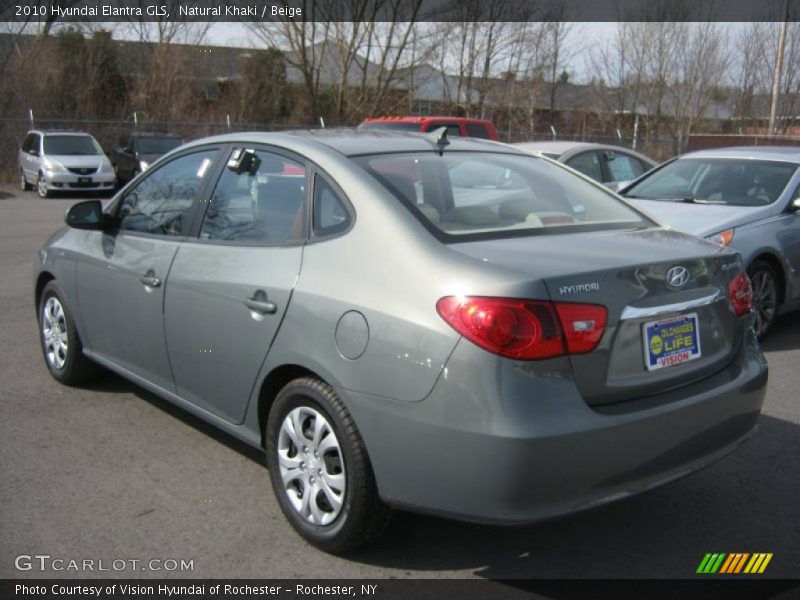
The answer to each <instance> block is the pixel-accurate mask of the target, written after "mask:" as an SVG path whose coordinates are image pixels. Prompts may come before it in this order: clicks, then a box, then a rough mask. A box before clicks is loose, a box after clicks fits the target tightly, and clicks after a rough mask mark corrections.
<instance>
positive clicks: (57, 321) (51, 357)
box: [42, 296, 69, 370]
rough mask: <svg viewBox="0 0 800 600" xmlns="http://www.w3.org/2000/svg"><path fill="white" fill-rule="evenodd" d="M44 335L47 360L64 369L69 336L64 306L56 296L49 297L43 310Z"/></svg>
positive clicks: (55, 366) (53, 365) (57, 367)
mask: <svg viewBox="0 0 800 600" xmlns="http://www.w3.org/2000/svg"><path fill="white" fill-rule="evenodd" d="M42 336H43V337H44V345H45V355H46V356H47V362H49V363H50V365H51V366H52V367H54V368H56V369H59V370H60V369H63V368H64V363H65V362H66V361H67V348H68V344H69V338H68V336H67V320H66V317H65V315H64V307H62V306H61V302H59V301H58V298H56V297H55V296H51V297H50V298H48V299H47V302H45V305H44V310H43V311H42Z"/></svg>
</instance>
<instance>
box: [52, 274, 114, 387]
mask: <svg viewBox="0 0 800 600" xmlns="http://www.w3.org/2000/svg"><path fill="white" fill-rule="evenodd" d="M39 340H40V342H41V345H42V353H43V354H44V361H45V364H46V365H47V369H48V370H49V371H50V374H51V375H52V376H53V378H54V379H56V380H57V381H59V382H61V383H63V384H66V385H77V384H81V383H86V382H88V381H91V380H92V379H94V378H95V377H96V376H97V374H98V373H99V371H100V367H99V366H98V365H97V364H96V363H94V362H92V361H91V360H89V359H88V358H86V357H85V356H84V355H83V344H82V343H81V340H80V337H79V336H78V330H77V329H76V328H75V321H74V319H73V317H72V313H71V311H70V308H69V305H68V304H67V300H66V297H65V296H64V292H63V291H62V290H61V288H60V287H59V285H58V283H56V282H55V280H53V281H50V282H49V283H48V284H47V285H46V286H45V287H44V290H43V291H42V297H41V300H40V301H39Z"/></svg>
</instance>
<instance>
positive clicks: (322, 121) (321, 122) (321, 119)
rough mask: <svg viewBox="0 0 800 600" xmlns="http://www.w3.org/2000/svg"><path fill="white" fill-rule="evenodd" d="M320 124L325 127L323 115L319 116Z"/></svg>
mask: <svg viewBox="0 0 800 600" xmlns="http://www.w3.org/2000/svg"><path fill="white" fill-rule="evenodd" d="M319 124H320V126H321V127H322V128H323V129H325V119H323V118H322V117H320V118H319Z"/></svg>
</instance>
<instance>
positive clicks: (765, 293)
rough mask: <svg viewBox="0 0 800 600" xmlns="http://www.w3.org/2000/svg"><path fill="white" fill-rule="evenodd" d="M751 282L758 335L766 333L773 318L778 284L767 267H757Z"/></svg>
mask: <svg viewBox="0 0 800 600" xmlns="http://www.w3.org/2000/svg"><path fill="white" fill-rule="evenodd" d="M750 280H751V282H752V284H753V309H754V310H755V317H756V323H755V331H756V335H757V336H758V337H761V336H762V335H763V334H764V333H766V331H767V329H769V326H770V325H771V324H772V320H773V319H774V318H775V309H776V307H777V304H778V286H777V285H776V282H775V277H774V276H773V274H772V273H771V272H770V271H768V270H767V269H759V270H757V271H756V272H754V273H753V275H752V276H751V278H750Z"/></svg>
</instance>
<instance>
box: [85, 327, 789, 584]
mask: <svg viewBox="0 0 800 600" xmlns="http://www.w3.org/2000/svg"><path fill="white" fill-rule="evenodd" d="M776 333H777V332H776ZM776 339H779V338H778V336H776ZM86 389H92V390H97V391H102V392H109V393H123V392H131V391H132V392H134V394H135V395H136V396H137V397H139V398H141V399H142V400H144V401H146V402H148V403H150V404H151V405H153V406H155V407H156V408H158V409H160V410H162V411H163V412H164V413H166V414H168V415H170V416H172V417H175V418H177V419H180V420H181V421H183V422H184V423H186V424H187V425H189V426H191V427H193V428H195V429H196V430H198V431H200V432H202V433H204V434H206V435H208V436H209V437H211V438H213V439H214V440H215V441H218V442H220V443H223V444H226V445H227V446H228V447H230V448H231V449H233V450H235V451H236V452H238V453H240V454H241V455H243V456H245V457H247V458H249V459H251V460H253V461H254V462H257V463H258V464H260V465H263V464H264V461H263V453H262V452H261V451H259V450H257V449H254V448H252V447H250V446H248V445H247V444H245V443H243V442H241V441H239V440H238V439H236V438H234V437H233V436H231V435H229V434H227V433H225V432H223V431H221V430H219V429H217V428H216V427H214V426H212V425H209V424H208V423H206V422H205V421H203V420H201V419H199V418H197V417H195V416H194V415H192V414H190V413H187V412H185V411H184V410H182V409H180V408H178V407H176V406H174V405H172V404H171V403H169V402H167V401H165V400H162V399H161V398H159V397H157V396H155V395H154V394H151V393H149V392H148V391H146V390H144V389H142V388H139V387H138V386H136V385H134V384H132V383H129V382H127V381H125V380H124V379H122V378H121V377H118V376H116V375H114V374H112V373H108V375H106V376H104V377H102V378H101V379H100V380H99V381H97V382H96V383H94V384H92V385H91V386H86ZM632 451H635V449H632ZM797 473H800V426H799V425H796V424H794V423H791V422H788V421H785V420H782V419H777V418H774V417H770V416H767V415H762V416H761V417H760V420H759V431H758V432H757V433H756V435H755V436H754V437H753V438H751V439H750V440H749V441H748V442H747V443H745V444H744V445H743V446H742V447H740V448H739V449H737V451H736V452H734V453H733V454H731V455H730V456H728V457H726V458H724V459H723V460H721V461H719V462H718V463H716V464H714V465H712V466H710V467H709V468H707V469H704V470H702V471H700V472H698V473H695V474H693V475H690V476H688V477H686V478H684V479H681V480H679V481H676V482H673V483H670V484H669V485H666V486H663V487H661V488H658V489H655V490H652V491H649V492H646V493H644V494H641V495H638V496H634V497H632V498H628V499H625V500H622V501H620V502H616V503H613V504H609V505H606V506H602V507H598V508H594V509H591V510H588V511H585V512H582V513H578V514H575V515H570V516H565V517H560V518H557V519H553V520H550V521H546V522H542V523H539V524H535V525H530V526H522V527H501V526H489V525H475V524H469V523H461V522H456V521H451V520H447V519H442V518H437V517H431V516H425V515H417V514H412V513H407V512H403V511H398V512H397V513H396V515H395V518H394V520H393V522H392V525H391V526H390V527H389V530H388V531H387V533H386V534H385V535H384V536H383V537H382V538H381V539H379V540H378V541H377V542H376V543H374V544H372V545H370V546H369V547H368V548H365V549H363V550H359V551H356V552H352V553H349V554H347V555H346V559H347V560H350V561H355V562H359V563H363V564H366V565H374V566H379V567H384V568H385V567H389V568H393V569H399V570H402V571H404V572H405V573H406V576H407V577H414V573H415V572H416V571H419V572H423V571H425V572H430V571H453V570H469V571H471V572H472V573H473V574H474V575H476V576H479V577H484V578H488V579H517V578H523V579H550V578H575V577H580V578H664V577H666V578H676V577H677V578H683V577H692V576H694V574H695V571H696V569H697V566H698V564H699V563H700V561H701V560H702V558H703V556H704V555H705V553H706V552H772V553H773V554H774V558H773V560H772V562H771V563H770V566H769V569H768V572H769V575H770V576H772V577H777V576H782V577H790V578H793V577H796V576H797V564H798V559H800V511H797V498H800V478H798V477H797ZM522 476H524V474H523V475H522ZM531 485H535V481H532V483H531ZM525 588H526V589H528V590H533V591H535V590H536V589H539V591H540V593H546V594H549V595H550V597H554V598H555V597H558V594H556V595H553V593H554V591H553V590H552V589H550V588H548V587H547V586H546V585H544V587H541V588H536V587H535V586H534V588H531V587H530V585H529V584H526V585H525ZM573 591H574V590H573ZM587 597H588V596H587Z"/></svg>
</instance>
